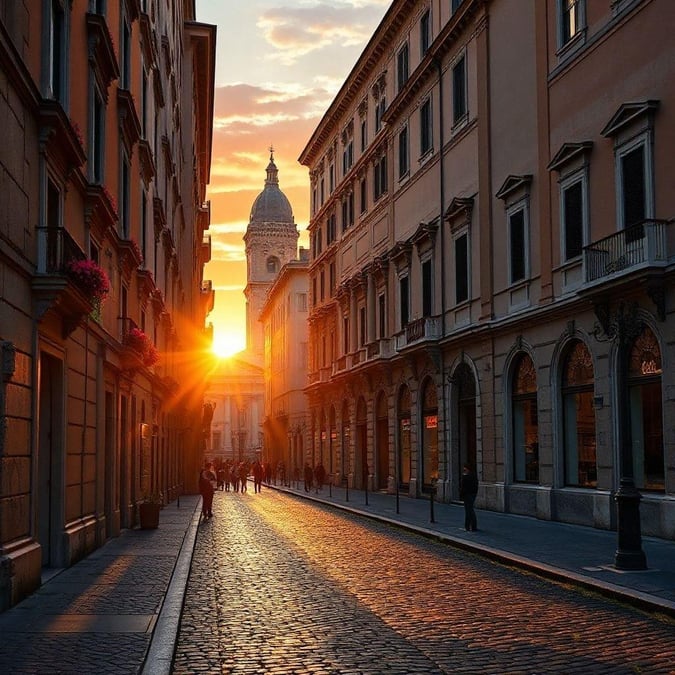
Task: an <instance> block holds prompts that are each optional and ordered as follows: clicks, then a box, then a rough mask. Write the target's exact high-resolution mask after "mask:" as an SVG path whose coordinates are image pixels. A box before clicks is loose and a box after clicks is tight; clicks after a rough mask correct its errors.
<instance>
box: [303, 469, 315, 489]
mask: <svg viewBox="0 0 675 675" xmlns="http://www.w3.org/2000/svg"><path fill="white" fill-rule="evenodd" d="M313 474H314V472H313V471H312V467H311V466H310V465H309V462H305V492H309V491H310V490H311V489H312V477H313Z"/></svg>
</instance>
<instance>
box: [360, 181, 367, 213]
mask: <svg viewBox="0 0 675 675" xmlns="http://www.w3.org/2000/svg"><path fill="white" fill-rule="evenodd" d="M367 185H368V182H367V181H366V179H365V178H362V179H361V213H365V212H366V209H367V208H368V187H367Z"/></svg>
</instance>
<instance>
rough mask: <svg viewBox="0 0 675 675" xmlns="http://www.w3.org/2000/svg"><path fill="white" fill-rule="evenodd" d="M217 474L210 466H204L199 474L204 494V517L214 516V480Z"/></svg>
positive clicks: (200, 489)
mask: <svg viewBox="0 0 675 675" xmlns="http://www.w3.org/2000/svg"><path fill="white" fill-rule="evenodd" d="M214 480H216V475H215V474H214V473H213V471H212V470H211V467H210V466H206V467H204V468H203V469H202V470H201V472H200V474H199V493H200V494H201V496H202V517H203V518H204V519H206V518H211V517H212V516H213V492H214V490H213V481H214Z"/></svg>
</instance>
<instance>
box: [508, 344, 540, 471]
mask: <svg viewBox="0 0 675 675" xmlns="http://www.w3.org/2000/svg"><path fill="white" fill-rule="evenodd" d="M511 404H512V411H513V480H514V481H516V482H517V483H538V482H539V423H538V419H537V373H536V371H535V369H534V363H532V359H531V358H530V357H529V356H528V355H527V354H522V355H521V356H520V357H519V359H518V362H517V364H516V368H515V371H514V374H513V394H512V399H511Z"/></svg>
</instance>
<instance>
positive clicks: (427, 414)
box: [421, 378, 439, 485]
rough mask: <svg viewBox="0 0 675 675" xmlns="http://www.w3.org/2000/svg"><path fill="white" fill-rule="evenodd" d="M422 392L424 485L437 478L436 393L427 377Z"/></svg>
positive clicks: (430, 483)
mask: <svg viewBox="0 0 675 675" xmlns="http://www.w3.org/2000/svg"><path fill="white" fill-rule="evenodd" d="M422 391H423V394H422V430H421V431H422V433H421V436H422V469H423V480H424V485H432V484H433V482H434V481H436V480H437V479H438V460H439V453H438V394H437V392H436V384H435V383H434V381H433V380H432V379H431V378H428V379H427V380H426V382H425V383H424V385H423V389H422Z"/></svg>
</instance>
